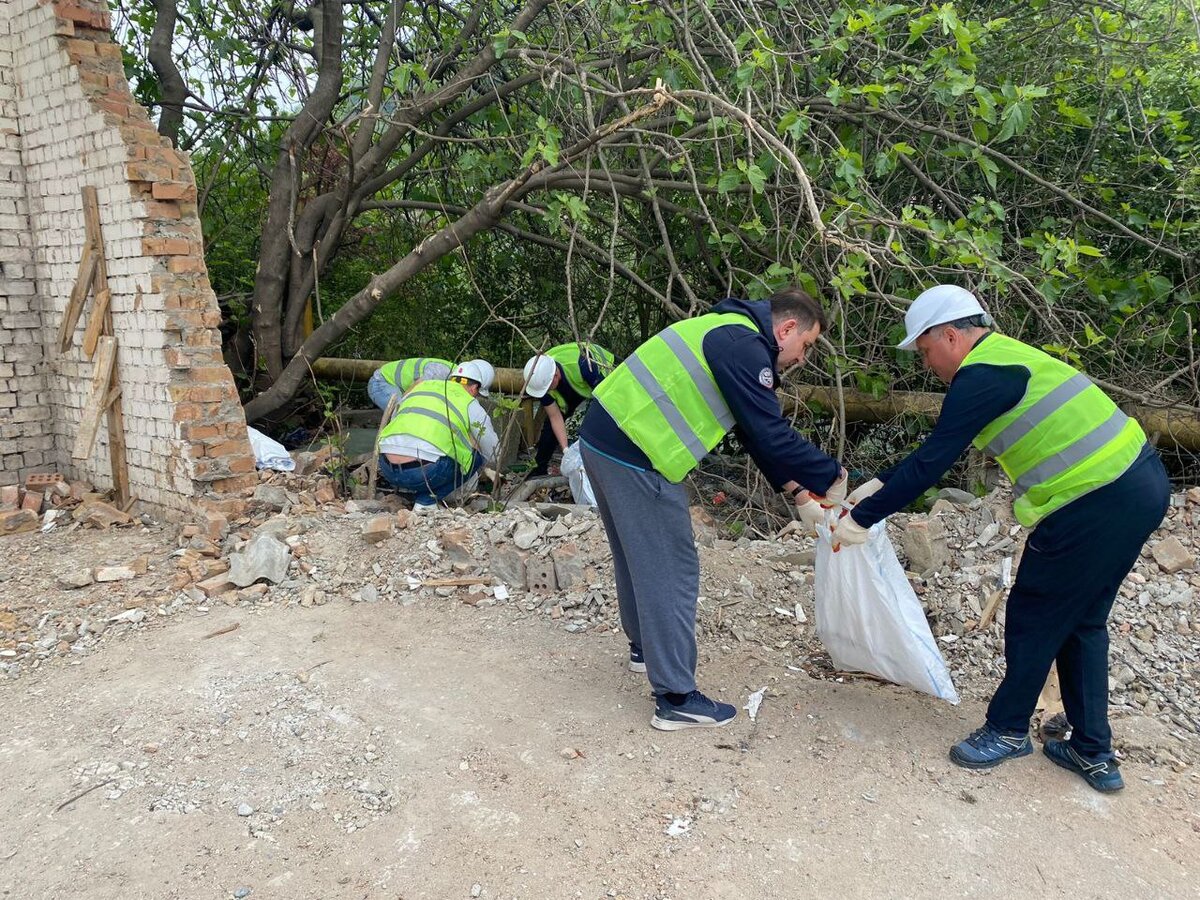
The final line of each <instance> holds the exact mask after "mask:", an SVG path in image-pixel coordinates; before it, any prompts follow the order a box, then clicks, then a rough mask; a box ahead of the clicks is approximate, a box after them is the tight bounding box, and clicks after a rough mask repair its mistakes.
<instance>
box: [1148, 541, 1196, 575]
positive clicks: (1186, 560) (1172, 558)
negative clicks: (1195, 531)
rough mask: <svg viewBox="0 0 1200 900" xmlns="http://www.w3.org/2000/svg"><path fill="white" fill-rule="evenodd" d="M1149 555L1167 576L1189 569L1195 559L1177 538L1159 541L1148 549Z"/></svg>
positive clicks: (1194, 562)
mask: <svg viewBox="0 0 1200 900" xmlns="http://www.w3.org/2000/svg"><path fill="white" fill-rule="evenodd" d="M1150 555H1151V556H1153V557H1154V561H1155V562H1156V563H1158V567H1159V568H1160V569H1162V570H1163V571H1164V572H1166V573H1167V574H1168V575H1174V574H1175V573H1176V572H1181V571H1183V570H1184V569H1190V568H1191V567H1192V566H1194V565H1195V564H1196V557H1194V556H1192V554H1191V553H1189V552H1188V551H1187V548H1186V547H1184V546H1183V544H1181V543H1179V538H1177V537H1169V538H1167V539H1166V540H1163V541H1159V542H1158V543H1157V544H1155V545H1154V546H1153V547H1151V548H1150Z"/></svg>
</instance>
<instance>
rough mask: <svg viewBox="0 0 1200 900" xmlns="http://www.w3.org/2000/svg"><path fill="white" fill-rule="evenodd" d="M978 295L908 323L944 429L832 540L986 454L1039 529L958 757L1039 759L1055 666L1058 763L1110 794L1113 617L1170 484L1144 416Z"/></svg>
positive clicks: (982, 762) (862, 503)
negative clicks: (1038, 725) (1060, 731)
mask: <svg viewBox="0 0 1200 900" xmlns="http://www.w3.org/2000/svg"><path fill="white" fill-rule="evenodd" d="M991 324H992V320H991V317H990V316H989V315H988V314H987V313H986V312H985V311H984V309H983V307H982V306H981V305H980V304H979V301H978V299H976V297H975V295H974V294H972V293H971V292H970V291H967V290H964V289H963V288H960V287H955V286H953V285H939V286H937V287H933V288H930V289H929V290H927V291H925V292H924V293H922V294H921V295H920V296H919V297H917V299H916V300H915V301H913V304H912V306H911V307H910V308H909V310H908V313H907V314H906V315H905V317H904V325H905V329H906V330H907V332H908V333H907V335H906V336H905V338H904V341H903V342H902V343H901V344H900V349H902V350H910V349H914V348H915V349H916V351H917V352H918V353H920V354H921V358H922V361H923V362H924V363H925V366H926V368H928V369H930V370H931V371H932V372H933V373H934V374H935V375H937V376H938V378H940V379H941V380H942V381H944V382H946V383H948V384H949V388H948V389H947V391H946V397H945V400H944V401H943V403H942V411H941V415H940V416H939V418H938V423H937V427H936V428H935V429H934V430H933V432H932V433H931V434H930V436H929V437H928V438H927V439H926V441H925V442H924V444H922V445H921V447H919V448H918V449H917V450H916V451H915V452H913V453H912V454H911V455H910V456H908V457H907V458H906V459H904V460H903V461H902V462H901V463H900V464H899V465H898V466H896V467H895V468H894V469H892V470H890V471H889V472H886V473H883V474H881V475H880V476H879V477H878V478H875V479H872V480H871V481H869V482H867V483H866V484H864V485H863V486H862V487H860V488H858V489H857V490H856V491H853V492H852V493H851V494H850V496H849V498H847V499H848V501H849V502H850V503H852V504H857V505H856V506H855V508H854V510H853V512H851V513H850V514H849V515H846V516H844V517H843V518H842V519H841V520H840V521H839V522H838V524H837V527H836V529H835V531H834V541H835V542H838V543H840V544H842V545H854V544H861V543H864V542H865V541H866V540H867V536H868V531H869V529H870V528H871V526H873V525H875V524H876V523H877V522H879V521H881V520H882V519H884V518H886V517H887V516H888V515H890V514H891V513H893V512H896V511H897V510H900V509H903V508H904V507H905V506H907V505H908V504H909V503H912V502H913V501H914V500H916V499H917V498H918V497H920V496H921V494H922V493H924V492H925V491H926V490H927V489H928V488H930V487H932V486H933V485H934V484H936V483H937V481H938V479H939V478H940V477H941V476H942V475H943V474H944V473H945V472H946V470H948V469H949V468H950V466H951V465H953V464H954V461H955V460H956V459H957V458H958V457H959V455H960V454H961V453H962V452H963V450H965V449H966V447H967V445H968V444H972V443H973V444H974V445H975V447H976V448H977V449H979V450H984V451H986V452H987V453H988V454H989V455H992V456H994V457H995V458H996V461H997V462H998V463H999V464H1000V467H1001V468H1002V469H1003V470H1004V472H1005V474H1007V475H1008V478H1009V479H1010V481H1011V482H1012V484H1013V512H1014V514H1015V515H1016V518H1017V521H1019V522H1020V523H1021V524H1022V525H1024V526H1026V527H1027V528H1031V529H1032V531H1031V532H1030V534H1029V537H1028V539H1027V540H1026V542H1025V552H1024V555H1023V557H1022V561H1021V566H1020V570H1019V572H1018V574H1017V578H1016V582H1015V583H1014V585H1013V587H1012V590H1011V591H1010V592H1009V597H1008V604H1007V613H1006V620H1005V629H1004V645H1005V646H1004V658H1005V663H1006V671H1005V675H1004V680H1003V681H1002V682H1001V683H1000V686H999V688H998V689H997V690H996V693H995V694H994V695H993V697H992V700H991V703H990V704H989V705H988V711H987V720H986V721H985V722H984V724H983V727H981V728H979V729H977V730H976V731H975V732H973V733H972V734H971V735H970V736H969V737H967V738H965V739H964V740H962V741H960V742H959V743H957V744H955V745H954V746H953V747H952V748H951V749H950V758H951V760H952V761H953V762H955V763H957V764H958V765H960V766H964V767H966V768H970V769H988V768H991V767H993V766H996V765H999V764H1000V763H1002V762H1004V761H1005V760H1008V759H1013V758H1016V757H1020V756H1026V755H1028V754H1029V753H1032V752H1033V744H1032V741H1031V740H1030V737H1029V720H1030V718H1031V717H1032V715H1033V712H1034V707H1035V705H1036V703H1037V698H1038V694H1039V692H1040V691H1041V688H1042V685H1043V684H1044V683H1045V681H1046V676H1047V674H1048V673H1049V671H1050V665H1051V663H1054V662H1055V661H1057V663H1058V673H1059V678H1060V682H1061V686H1062V699H1063V705H1064V707H1065V708H1066V713H1067V718H1068V719H1069V720H1070V722H1071V725H1072V729H1073V730H1072V734H1071V738H1070V740H1069V741H1047V742H1046V745H1045V747H1044V752H1045V754H1046V756H1048V757H1049V758H1050V759H1051V760H1052V761H1053V762H1054V763H1056V764H1057V765H1059V766H1062V767H1063V768H1065V769H1068V770H1070V771H1073V772H1077V773H1078V774H1080V775H1081V776H1083V778H1084V779H1085V780H1086V781H1087V782H1088V784H1089V785H1091V786H1092V787H1093V788H1095V789H1096V790H1099V791H1117V790H1120V789H1121V788H1122V787H1123V786H1124V782H1123V780H1122V778H1121V774H1120V772H1119V771H1118V769H1117V763H1116V761H1115V759H1114V757H1113V752H1112V732H1111V731H1110V729H1109V726H1108V630H1107V624H1106V623H1107V620H1108V614H1109V611H1110V610H1111V608H1112V604H1113V600H1114V599H1115V597H1116V593H1117V588H1118V587H1120V585H1121V582H1122V581H1123V580H1124V578H1125V576H1126V575H1127V574H1128V573H1129V570H1130V569H1132V568H1133V565H1134V563H1135V562H1136V561H1137V558H1138V555H1139V554H1140V553H1141V549H1142V545H1143V544H1144V543H1145V541H1146V539H1147V538H1148V537H1149V536H1150V534H1151V532H1153V531H1154V529H1155V528H1157V527H1158V524H1159V523H1160V522H1161V521H1162V517H1163V515H1164V514H1165V513H1166V509H1167V503H1168V500H1169V496H1170V484H1169V482H1168V480H1167V475H1166V472H1165V470H1164V469H1163V465H1162V461H1161V460H1160V459H1159V458H1158V454H1157V453H1155V452H1154V450H1153V448H1152V447H1151V446H1150V445H1149V444H1148V443H1147V441H1146V435H1145V433H1144V432H1143V431H1142V428H1141V426H1140V425H1138V423H1137V422H1136V421H1134V420H1133V419H1131V418H1129V417H1128V416H1126V415H1125V414H1124V413H1123V412H1121V410H1119V409H1118V408H1117V406H1116V404H1114V403H1113V402H1112V400H1110V399H1109V398H1108V397H1107V396H1106V395H1105V394H1104V392H1103V391H1101V390H1100V389H1099V388H1098V387H1097V386H1096V385H1095V384H1093V383H1092V382H1091V381H1090V380H1089V379H1088V378H1087V376H1086V375H1084V374H1082V373H1081V372H1078V371H1076V370H1075V369H1074V368H1072V367H1071V366H1069V365H1067V364H1066V363H1064V362H1062V361H1061V360H1058V359H1055V358H1054V357H1052V356H1049V355H1047V354H1045V353H1043V352H1042V351H1041V350H1038V349H1036V348H1034V347H1031V346H1029V345H1027V344H1023V343H1021V342H1020V341H1017V340H1013V339H1012V338H1009V337H1005V336H1004V335H1002V334H997V333H995V332H993V331H991V330H990V326H991Z"/></svg>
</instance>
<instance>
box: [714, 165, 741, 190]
mask: <svg viewBox="0 0 1200 900" xmlns="http://www.w3.org/2000/svg"><path fill="white" fill-rule="evenodd" d="M741 183H742V173H741V172H739V171H738V170H737V169H726V170H725V171H724V172H722V173H721V177H720V178H718V179H717V193H718V194H728V193H729V192H730V191H732V190H733V189H734V188H736V187H738V186H739V185H740V184H741Z"/></svg>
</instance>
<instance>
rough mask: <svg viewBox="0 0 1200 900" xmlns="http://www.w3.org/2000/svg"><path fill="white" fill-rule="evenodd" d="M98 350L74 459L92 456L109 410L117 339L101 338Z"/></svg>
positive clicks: (109, 336)
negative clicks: (105, 415) (98, 434)
mask: <svg viewBox="0 0 1200 900" xmlns="http://www.w3.org/2000/svg"><path fill="white" fill-rule="evenodd" d="M96 350H97V352H96V360H95V368H94V369H93V370H92V389H91V392H90V393H89V394H88V400H87V404H86V405H85V406H84V408H83V416H82V417H81V418H80V420H79V432H78V433H77V434H76V435H75V447H74V448H73V449H72V450H71V458H72V459H87V458H88V457H89V456H91V455H92V447H93V446H94V445H95V443H96V433H97V432H98V431H99V430H100V419H101V417H102V416H103V415H104V411H105V410H106V409H108V402H107V401H108V400H109V382H110V381H111V380H112V374H113V367H114V366H115V365H116V362H117V339H116V338H115V337H112V336H111V335H105V336H103V337H101V338H100V341H99V344H98V345H97V348H96Z"/></svg>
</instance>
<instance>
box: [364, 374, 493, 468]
mask: <svg viewBox="0 0 1200 900" xmlns="http://www.w3.org/2000/svg"><path fill="white" fill-rule="evenodd" d="M474 399H475V398H474V397H472V396H471V394H470V393H469V392H468V391H467V389H466V388H464V387H463V386H462V385H461V384H458V383H456V382H453V381H430V382H428V383H422V386H421V387H419V388H418V389H417V390H414V391H410V392H409V393H407V394H405V395H404V398H403V399H402V400H401V401H400V405H399V406H397V407H396V414H395V416H394V417H393V418H392V421H390V422H388V424H387V425H386V426H384V428H383V430H382V431H380V433H379V440H380V441H383V440H384V439H385V438H389V437H393V436H394V435H399V434H403V435H408V436H410V437H415V438H419V439H420V440H423V441H427V442H429V443H430V444H432V445H433V446H435V447H437V448H438V449H439V450H440V451H442V454H443V455H444V456H452V457H454V461H455V462H457V463H458V467H459V468H460V469H462V471H463V472H469V471H470V470H471V464H472V463H473V461H474V450H475V448H476V444H477V441H475V440H473V439H472V438H473V434H474V431H473V429H472V428H471V415H470V406H471V403H472V402H474ZM431 423H436V424H431Z"/></svg>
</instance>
